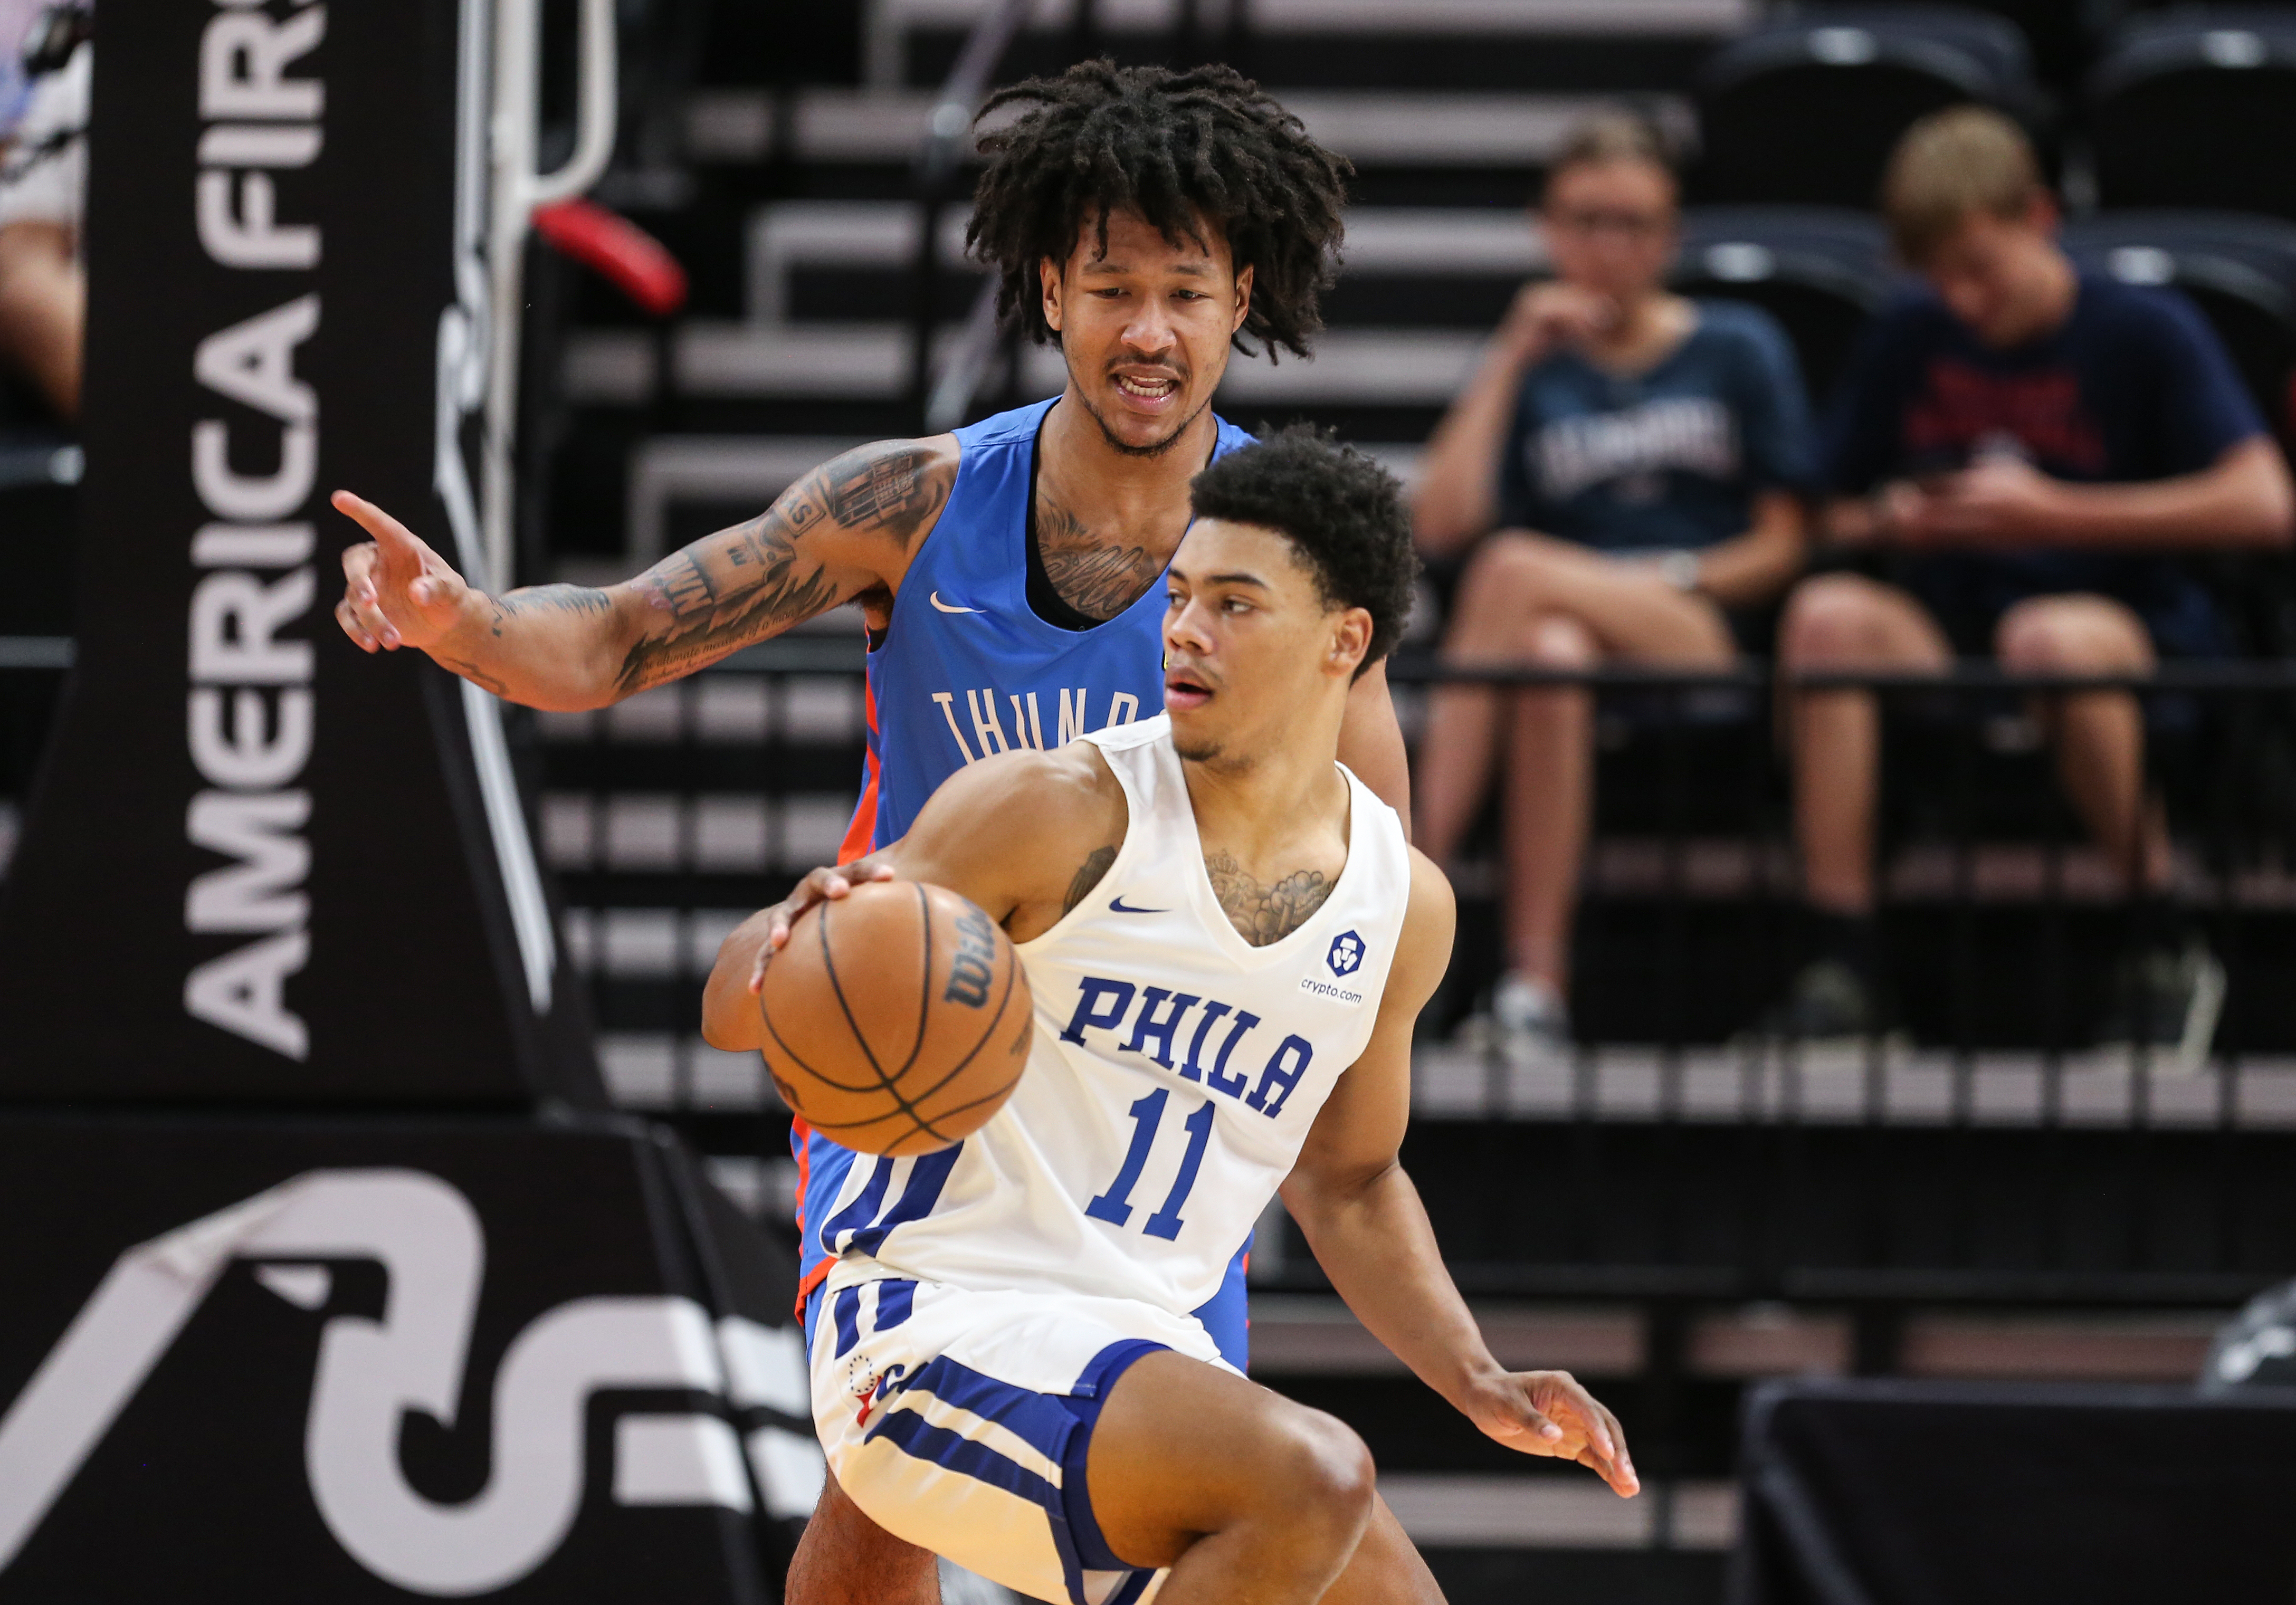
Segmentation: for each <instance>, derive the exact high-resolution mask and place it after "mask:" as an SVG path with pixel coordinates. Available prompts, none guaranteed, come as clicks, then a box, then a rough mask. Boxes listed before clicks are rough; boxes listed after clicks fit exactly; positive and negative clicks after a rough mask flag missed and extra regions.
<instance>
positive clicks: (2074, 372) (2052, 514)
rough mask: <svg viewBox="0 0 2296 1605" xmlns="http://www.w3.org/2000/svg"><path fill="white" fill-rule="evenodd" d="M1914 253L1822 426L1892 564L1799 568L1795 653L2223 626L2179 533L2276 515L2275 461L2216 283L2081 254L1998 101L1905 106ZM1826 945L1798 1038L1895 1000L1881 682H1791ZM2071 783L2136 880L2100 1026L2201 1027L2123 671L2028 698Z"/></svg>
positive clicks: (2121, 665) (1895, 222) (2172, 1037)
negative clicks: (1878, 812) (2134, 917)
mask: <svg viewBox="0 0 2296 1605" xmlns="http://www.w3.org/2000/svg"><path fill="white" fill-rule="evenodd" d="M1883 208H1884V210H1885V211H1886V213H1887V214H1888V218H1889V223H1890V231H1891V233H1892V234H1893V236H1894V238H1895V242H1896V245H1897V249H1898V253H1899V254H1900V255H1901V256H1902V257H1903V258H1904V259H1905V260H1906V262H1907V264H1908V265H1909V266H1912V267H1914V268H1915V270H1917V271H1918V272H1919V273H1920V274H1922V276H1923V279H1925V280H1926V281H1927V283H1926V286H1925V287H1924V288H1923V289H1922V290H1920V291H1916V292H1915V293H1912V294H1910V295H1908V296H1907V298H1906V299H1903V300H1902V301H1901V302H1899V303H1898V305H1896V306H1895V307H1891V308H1890V309H1888V310H1886V311H1884V312H1883V313H1882V315H1881V316H1880V317H1879V318H1878V320H1877V321H1876V322H1875V323H1874V325H1873V326H1872V327H1871V328H1869V329H1868V330H1867V331H1866V335H1865V337H1864V341H1863V344H1862V346H1861V348H1860V349H1859V351H1858V352H1857V355H1856V356H1855V357H1854V358H1853V361H1852V364H1851V369H1850V372H1849V374H1848V376H1847V378H1846V379H1845V381H1844V382H1843V386H1842V390H1841V397H1840V398H1839V400H1840V405H1839V406H1838V408H1837V409H1836V412H1835V415H1834V416H1833V419H1832V421H1831V426H1830V429H1829V430H1828V438H1827V442H1826V454H1827V471H1828V475H1829V479H1830V480H1831V486H1832V489H1833V493H1834V495H1835V498H1836V499H1834V500H1833V502H1832V503H1831V504H1829V506H1828V508H1827V512H1826V533H1827V535H1828V536H1829V537H1830V539H1831V541H1832V543H1833V545H1835V546H1837V547H1841V548H1849V549H1851V550H1870V551H1871V552H1872V553H1874V554H1875V555H1876V557H1877V558H1878V560H1879V565H1880V567H1881V568H1882V570H1883V571H1885V572H1887V573H1888V574H1889V575H1890V579H1891V581H1892V582H1894V583H1886V584H1885V583H1883V582H1882V581H1881V580H1878V579H1874V578H1869V577H1866V576H1864V575H1862V574H1857V573H1849V572H1835V573H1826V574H1820V575H1816V576H1814V577H1811V578H1809V579H1807V580H1805V581H1803V582H1802V584H1801V585H1800V586H1799V587H1797V588H1796V590H1795V592H1794V594H1793V596H1792V599H1791V600H1790V601H1789V602H1788V604H1787V607H1786V610H1785V613H1784V618H1783V619H1782V621H1781V624H1780V633H1779V658H1780V663H1781V667H1782V669H1783V670H1784V673H1785V675H1786V676H1789V677H1791V676H1792V675H1794V674H1797V673H1801V672H1807V671H1812V670H1837V671H1840V670H1878V671H1887V672H1890V673H1897V674H1905V673H1915V674H1921V673H1934V674H1944V673H1946V672H1947V671H1948V670H1949V669H1950V668H1951V667H1952V666H1953V663H1954V660H1955V659H1956V657H1957V656H1959V657H1982V656H1986V655H1990V656H1992V657H1993V658H1995V659H1997V660H1998V661H1999V662H2000V663H2002V664H2003V665H2005V667H2009V668H2012V669H2019V670H2026V671H2031V672H2040V673H2049V674H2102V675H2123V674H2143V673H2145V672H2147V671H2149V670H2150V669H2151V668H2152V667H2153V664H2154V663H2155V662H2156V661H2158V660H2159V659H2160V658H2161V657H2162V656H2172V657H2207V656H2212V655H2218V654H2221V653H2223V652H2224V651H2227V650H2228V640H2227V636H2226V630H2225V627H2224V625H2223V622H2222V620H2221V619H2220V618H2219V616H2218V613H2217V610H2216V609H2215V607H2214V605H2213V604H2212V602H2211V600H2210V596H2209V594H2208V593H2207V591H2206V590H2205V589H2203V588H2202V585H2200V583H2199V582H2198V581H2197V580H2196V579H2195V578H2194V577H2193V576H2192V575H2191V574H2189V573H2188V572H2186V571H2185V569H2184V568H2182V567H2181V566H2180V565H2179V563H2178V561H2177V553H2192V552H2197V551H2200V550H2202V549H2205V548H2218V549H2223V548H2235V547H2249V548H2258V547H2267V546H2276V545H2284V544H2285V543H2286V542H2287V540H2288V539H2289V536H2290V531H2291V522H2292V509H2296V495H2292V492H2291V487H2290V484H2289V477H2288V471H2287V467H2286V464H2285V463H2284V462H2283V460H2282V458H2281V454H2280V452H2279V450H2278V449H2277V447H2276V446H2275V444H2274V442H2273V440H2272V438H2271V437H2270V436H2269V434H2268V433H2267V431H2266V429H2265V426H2264V422H2263V421H2262V420H2261V419H2260V418H2259V416H2258V414H2257V411H2256V408H2255V406H2254V405H2253V404H2252V403H2251V400H2250V398H2249V397H2248V394H2247V392H2246V391H2245V390H2243V389H2242V386H2241V383H2240V381H2239V378H2238V377H2237V375H2236V374H2235V372H2234V369H2233V366H2232V364H2231V362H2230V360H2229V359H2228V358H2227V357H2226V354H2225V351H2224V349H2223V348H2222V347H2221V346H2220V345H2219V344H2218V340H2217V338H2216V336H2215V334H2214V332H2212V331H2211V330H2210V328H2209V326H2208V324H2207V323H2204V322H2203V321H2202V318H2201V316H2200V315H2199V313H2198V312H2197V311H2196V310H2195V309H2194V307H2192V306H2191V304H2190V303H2189V302H2187V301H2185V299H2183V298H2182V297H2180V296H2178V295H2177V294H2176V293H2175V292H2174V291H2161V290H2153V289H2142V288H2136V287H2134V286H2129V285H2125V284H2121V283H2116V282H2114V281H2112V280H2111V279H2107V278H2103V277H2095V276H2091V275H2089V274H2083V273H2081V272H2079V271H2078V270H2077V269H2076V268H2075V267H2074V266H2073V264H2072V263H2071V261H2070V260H2069V259H2068V258H2066V256H2065V254H2064V252H2063V251H2062V250H2061V249H2060V248H2059V246H2058V244H2057V241H2056V225H2057V210H2056V207H2055V205H2054V202H2053V201H2052V200H2051V198H2050V196H2049V193H2048V192H2047V191H2046V188H2045V187H2044V186H2043V184H2042V182H2041V177H2040V170H2039V168H2038V164H2037V163H2036V161H2035V160H2034V156H2033V151H2032V148H2031V146H2030V143H2028V142H2027V141H2026V139H2025V136H2024V135H2023V134H2022V133H2021V131H2020V130H2019V129H2018V128H2017V127H2016V126H2015V125H2014V124H2013V123H2012V122H2010V121H2009V120H2008V119H2005V118H2004V117H2002V116H2000V115H1999V114H1997V113H1996V112H1992V111H1982V110H1979V109H1976V108H1962V109H1958V110H1955V111H1944V112H1940V113H1938V114H1936V115H1935V116H1933V117H1931V118H1929V119H1925V120H1923V122H1921V123H1918V124H1916V125H1915V127H1913V128H1912V129H1911V130H1909V131H1908V132H1907V135H1906V137H1905V138H1904V140H1903V141H1902V142H1900V143H1899V145H1898V150H1897V151H1896V152H1895V154H1894V155H1893V157H1892V158H1891V160H1890V168H1889V171H1888V174H1887V176H1886V177H1885V180H1884V185H1883ZM1786 711H1787V713H1788V716H1789V719H1788V722H1789V725H1790V731H1791V742H1792V752H1793V759H1794V787H1795V812H1796V829H1797V833H1798V835H1799V837H1800V848H1801V855H1802V874H1803V883H1804V889H1805V895H1806V897H1808V905H1809V908H1810V911H1811V916H1812V921H1811V922H1812V926H1813V931H1814V938H1815V943H1814V956H1813V957H1812V959H1811V961H1810V962H1809V963H1808V965H1806V966H1805V968H1804V969H1803V970H1801V972H1800V976H1799V977H1798V978H1797V979H1796V981H1795V982H1794V985H1793V987H1792V991H1791V993H1790V995H1789V996H1788V998H1787V999H1786V1001H1785V1003H1784V1006H1783V1008H1782V1009H1781V1011H1780V1012H1779V1017H1778V1020H1777V1022H1776V1023H1777V1024H1778V1025H1779V1026H1780V1027H1781V1028H1782V1029H1784V1030H1785V1031H1788V1032H1790V1033H1792V1034H1793V1035H1797V1036H1804V1037H1808V1038H1826V1037H1841V1036H1856V1035H1863V1034H1865V1033H1867V1032H1871V1031H1874V1030H1876V1029H1879V1028H1882V1027H1883V1026H1885V1025H1886V1024H1887V1023H1888V1020H1887V1013H1888V1011H1887V1007H1886V1003H1885V1000H1884V988H1883V987H1882V985H1881V984H1880V982H1881V971H1880V966H1879V965H1878V964H1877V961H1876V957H1875V942H1874V803H1875V796H1876V790H1877V781H1876V771H1877V767H1878V761H1879V754H1880V717H1879V711H1878V708H1877V705H1876V700H1875V699H1874V696H1873V695H1872V694H1871V693H1868V692H1857V691H1810V692H1801V693H1800V694H1798V695H1795V696H1792V698H1791V699H1790V700H1789V701H1788V703H1787V704H1786ZM2036 711H2037V713H2038V716H2039V717H2040V719H2041V723H2042V725H2043V727H2044V729H2045V730H2046V733H2047V734H2048V735H2049V737H2050V738H2051V740H2052V741H2053V743H2054V748H2055V757H2056V766H2057V773H2058V778H2059V781H2060V782H2061V784H2062V787H2063V789H2064V791H2065V794H2066V796H2067V798H2069V799H2070V801H2071V804H2072V806H2073V807H2074V809H2075V811H2076V812H2077V813H2078V814H2079V816H2080V818H2081V820H2082V822H2083V823H2085V825H2086V826H2087V829H2088V831H2089V832H2090V834H2091V835H2092V836H2093V837H2094V838H2095V841H2096V843H2097V845H2098V846H2099V847H2100V848H2102V849H2103V854H2104V856H2106V858H2107V859H2109V861H2110V862H2111V863H2112V864H2113V865H2114V866H2115V868H2116V870H2117V872H2119V873H2120V876H2121V877H2122V880H2123V884H2124V886H2125V887H2127V888H2128V889H2129V890H2130V891H2131V893H2132V894H2133V895H2135V896H2136V897H2139V898H2140V899H2141V901H2142V906H2143V908H2144V917H2143V918H2142V919H2141V920H2140V921H2138V924H2139V928H2140V938H2139V943H2138V951H2137V952H2136V954H2132V957H2131V961H2130V962H2129V964H2128V973H2127V976H2126V978H2125V980H2124V984H2123V986H2122V987H2121V989H2120V990H2121V997H2120V1002H2119V1003H2118V1004H2117V1005H2116V1009H2115V1016H2114V1017H2113V1018H2112V1019H2109V1020H2107V1021H2106V1022H2105V1024H2104V1027H2103V1030H2102V1032H2101V1033H2100V1035H2101V1036H2103V1038H2105V1039H2106V1040H2112V1039H2120V1040H2134V1039H2142V1040H2144V1041H2147V1042H2150V1043H2154V1044H2179V1045H2180V1046H2181V1048H2182V1050H2183V1051H2184V1052H2185V1053H2187V1054H2188V1055H2197V1054H2198V1053H2201V1052H2205V1051H2206V1046H2207V1039H2208V1036H2209V1035H2210V1033H2211V1032H2212V1030H2213V1028H2214V1020H2215V1011H2216V1008H2217V1006H2218V1003H2219V1002H2220V1000H2221V998H2222V995H2223V970H2222V969H2221V967H2219V966H2218V964H2217V963H2216V962H2215V960H2214V959H2213V958H2211V957H2210V956H2209V955H2208V954H2207V953H2206V951H2205V949H2202V948H2201V947H2199V946H2196V945H2194V944H2192V943H2189V942H2185V941H2181V940H2179V939H2177V932H2176V930H2175V921H2173V919H2172V917H2171V916H2170V915H2169V913H2168V911H2167V910H2166V908H2165V906H2164V903H2165V899H2164V898H2163V897H2162V894H2163V893H2164V892H2165V891H2166V889H2167V887H2168V881H2169V840H2168V832H2167V828H2166V824H2165V822H2164V820H2163V817H2162V814H2161V808H2160V806H2159V802H2158V799H2157V798H2154V797H2153V796H2151V795H2150V794H2149V793H2148V788H2147V786H2146V783H2145V779H2144V718H2143V715H2142V712H2141V710H2140V708H2138V705H2137V700H2136V698H2135V697H2134V696H2132V695H2129V694H2128V693H2125V692H2083V693H2080V694H2078V695H2067V696H2063V697H2062V698H2053V699H2050V700H2048V701H2046V702H2045V703H2039V704H2038V705H2037V709H2036Z"/></svg>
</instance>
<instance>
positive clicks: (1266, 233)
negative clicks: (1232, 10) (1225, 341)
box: [965, 61, 1354, 360]
mask: <svg viewBox="0 0 2296 1605" xmlns="http://www.w3.org/2000/svg"><path fill="white" fill-rule="evenodd" d="M1015 104H1019V105H1027V106H1029V107H1031V108H1033V109H1032V110H1030V111H1028V112H1026V113H1024V114H1023V115H1022V116H1021V119H1019V120H1018V121H1017V122H1015V123H1013V125H1012V126H1011V127H1006V128H1002V129H998V130H996V132H994V133H990V134H986V135H982V136H981V140H980V148H981V149H982V150H983V151H985V152H987V153H988V158H989V163H988V171H986V172H985V173H983V174H982V175H981V176H980V187H979V188H978V190H977V191H976V192H974V195H973V212H972V227H971V228H969V229H968V230H966V232H965V245H966V247H967V249H968V250H971V251H972V253H973V255H974V256H976V257H978V258H980V259H981V260H983V261H986V262H988V263H989V264H991V265H992V266H995V267H996V270H997V271H998V272H999V273H1000V274H1002V283H1000V285H999V287H998V291H997V301H996V309H997V312H998V313H999V315H1003V316H1005V317H1013V316H1015V315H1017V316H1019V317H1020V318H1021V323H1022V326H1023V327H1024V328H1026V329H1027V330H1028V331H1029V337H1030V338H1031V339H1033V340H1037V341H1040V342H1050V341H1053V340H1054V333H1053V331H1052V329H1051V327H1050V326H1049V325H1048V324H1046V322H1045V313H1044V302H1043V299H1042V292H1041V289H1040V287H1039V285H1038V283H1037V263H1038V262H1039V261H1041V260H1043V259H1044V258H1047V257H1049V258H1052V259H1053V260H1054V261H1055V262H1062V261H1066V260H1067V259H1068V255H1069V252H1070V250H1073V249H1075V246H1076V239H1077V231H1078V229H1079V228H1081V227H1083V226H1084V225H1085V223H1086V221H1087V219H1090V218H1095V217H1096V218H1097V219H1098V232H1099V247H1100V249H1101V250H1103V251H1104V250H1107V249H1108V214H1109V213H1110V212H1111V211H1114V210H1117V209H1129V210H1132V211H1136V212H1138V213H1139V214H1140V215H1141V216H1142V217H1144V218H1146V219H1147V220H1148V222H1149V224H1150V225H1152V226H1153V227H1155V228H1157V229H1158V230H1160V231H1161V232H1162V233H1163V235H1164V237H1165V238H1166V239H1167V240H1169V241H1171V242H1174V243H1175V244H1177V243H1178V242H1181V241H1183V240H1192V239H1193V240H1197V242H1199V243H1201V244H1204V245H1206V246H1209V245H1210V242H1209V241H1204V240H1201V239H1199V237H1198V230H1199V228H1200V227H1201V225H1210V226H1211V227H1213V228H1216V229H1218V231H1219V232H1220V233H1221V234H1222V235H1224V236H1225V237H1226V241H1227V245H1228V250H1229V252H1230V254H1231V255H1232V256H1233V257H1234V260H1235V268H1236V271H1237V272H1239V273H1241V272H1242V270H1243V269H1244V268H1245V267H1246V266H1249V267H1251V269H1252V283H1251V311H1250V312H1249V314H1247V315H1246V316H1245V318H1244V321H1243V327H1242V330H1241V331H1239V333H1238V339H1237V341H1236V346H1237V348H1238V349H1239V350H1242V351H1245V352H1250V351H1251V346H1250V345H1248V344H1246V343H1245V341H1244V340H1243V338H1242V337H1243V336H1245V335H1249V336H1251V337H1252V338H1254V339H1257V340H1259V341H1260V342H1261V343H1262V344H1263V345H1265V346H1266V347H1267V348H1269V355H1270V359H1271V360H1272V359H1273V356H1274V348H1275V347H1277V346H1281V347H1283V348H1285V349H1286V350H1289V351H1292V352H1295V353H1297V354H1298V355H1300V356H1306V355H1307V354H1308V339H1309V338H1310V337H1311V336H1313V335H1314V334H1315V332H1316V330H1318V329H1320V328H1321V327H1323V316H1322V314H1321V312H1320V311H1319V309H1318V308H1317V306H1316V300H1317V298H1318V297H1320V296H1321V295H1322V293H1323V292H1324V291H1325V290H1326V289H1328V288H1329V287H1330V286H1331V283H1332V280H1333V276H1334V274H1336V272H1337V270H1338V267H1339V244H1340V234H1341V228H1342V225H1341V218H1340V213H1341V208H1342V207H1343V206H1344V204H1345V202H1346V181H1347V178H1348V176H1349V175H1350V174H1351V173H1352V172H1353V171H1354V168H1351V167H1349V164H1348V160H1347V159H1346V158H1345V157H1343V156H1338V155H1335V154H1333V152H1332V151H1326V150H1324V148H1323V147H1322V146H1321V145H1318V144H1317V143H1316V142H1315V141H1314V140H1312V139H1309V138H1308V133H1307V130H1306V129H1305V128H1303V127H1301V126H1300V119H1298V118H1296V117H1294V116H1292V114H1291V113H1290V112H1288V111H1284V110H1283V107H1281V106H1279V105H1277V104H1276V103H1275V101H1273V100H1272V99H1270V98H1269V97H1268V96H1267V95H1266V94H1262V93H1261V92H1260V88H1259V85H1257V84H1255V83H1253V82H1252V81H1251V79H1249V78H1245V77H1243V75H1242V74H1241V73H1239V72H1237V71H1236V70H1235V69H1234V68H1233V67H1226V66H1210V67H1198V68H1194V69H1193V70H1189V71H1186V72H1173V71H1170V70H1167V69H1165V68H1161V67H1118V66H1117V65H1115V63H1113V62H1111V61H1080V62H1078V64H1077V65H1075V66H1073V67H1071V68H1070V69H1069V70H1067V71H1066V72H1063V73H1062V74H1061V75H1060V76H1059V77H1058V78H1030V79H1029V80H1028V81H1027V82H1026V83H1021V84H1015V85H1013V86H1011V87H1010V88H1006V89H1000V90H998V91H997V92H996V94H993V95H991V96H990V97H989V98H988V104H987V105H985V106H983V107H982V108H981V116H983V117H987V116H988V115H989V114H990V113H991V112H994V111H996V110H997V108H999V107H1001V106H1008V105H1015ZM1200 220H1201V221H1200Z"/></svg>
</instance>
